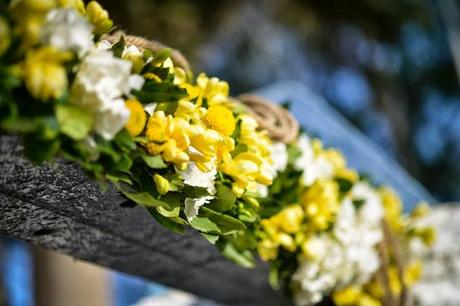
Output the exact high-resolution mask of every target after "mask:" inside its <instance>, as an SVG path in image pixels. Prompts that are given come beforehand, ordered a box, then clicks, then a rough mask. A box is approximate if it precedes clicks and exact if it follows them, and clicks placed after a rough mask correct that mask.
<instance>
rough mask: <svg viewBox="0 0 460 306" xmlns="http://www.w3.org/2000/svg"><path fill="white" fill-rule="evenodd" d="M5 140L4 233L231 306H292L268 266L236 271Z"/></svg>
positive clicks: (80, 177)
mask: <svg viewBox="0 0 460 306" xmlns="http://www.w3.org/2000/svg"><path fill="white" fill-rule="evenodd" d="M22 150H23V149H22V146H21V145H20V143H19V141H18V139H17V138H16V137H14V136H0V173H1V176H0V234H3V235H7V236H10V237H13V238H17V239H22V240H25V241H27V242H30V243H32V244H35V245H40V246H43V247H46V248H48V249H52V250H57V251H59V252H63V253H66V254H69V255H72V256H74V257H77V258H80V259H83V260H87V261H90V262H93V263H97V264H99V265H103V266H107V267H110V268H113V269H115V270H119V271H122V272H126V273H130V274H133V275H137V276H141V277H144V278H146V279H149V280H152V281H156V282H160V283H163V284H165V285H168V286H171V287H175V288H179V289H183V290H186V291H189V292H192V293H194V294H196V295H199V296H202V297H206V298H210V299H214V300H216V301H218V302H220V303H223V304H227V305H268V306H270V305H289V303H288V302H286V301H285V300H284V299H283V298H282V297H281V295H280V294H279V293H277V292H274V291H273V290H272V289H271V288H270V287H269V285H268V282H267V271H266V267H265V266H264V265H259V268H257V269H255V270H247V269H243V268H240V267H238V266H235V265H234V264H233V263H231V262H229V261H228V260H226V259H225V258H223V257H222V256H221V255H220V254H219V253H218V251H217V250H216V249H215V248H214V246H212V245H211V244H209V243H208V242H207V241H206V240H204V239H203V238H202V237H201V236H200V235H198V234H197V233H195V232H193V231H189V232H187V233H186V234H185V235H178V234H174V233H171V232H169V231H167V230H165V229H164V228H162V227H161V226H160V225H158V224H157V223H156V222H155V221H154V220H153V219H152V218H151V217H150V216H149V215H148V214H147V212H146V211H145V210H144V209H143V208H141V207H138V206H134V207H131V206H127V205H124V204H125V203H126V201H125V199H124V198H123V197H121V196H120V195H119V194H117V192H115V191H114V190H113V188H110V187H109V189H108V190H107V191H105V192H104V191H102V190H101V189H100V187H99V186H98V184H97V183H95V182H93V181H92V180H90V179H88V178H87V177H86V176H85V174H84V173H83V171H82V170H81V169H79V168H78V167H77V166H75V165H73V164H71V163H67V162H64V161H57V162H55V163H54V164H52V165H45V166H40V167H37V166H34V165H32V164H31V163H30V162H28V161H27V160H26V159H24V158H23V156H22Z"/></svg>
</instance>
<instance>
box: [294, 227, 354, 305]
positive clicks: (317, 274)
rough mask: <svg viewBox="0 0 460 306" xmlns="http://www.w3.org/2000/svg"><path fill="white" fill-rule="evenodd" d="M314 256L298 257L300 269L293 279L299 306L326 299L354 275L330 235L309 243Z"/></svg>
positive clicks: (342, 252)
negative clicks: (324, 297)
mask: <svg viewBox="0 0 460 306" xmlns="http://www.w3.org/2000/svg"><path fill="white" fill-rule="evenodd" d="M309 249H310V250H311V252H312V254H314V256H312V257H308V258H307V257H305V256H303V255H302V256H300V257H299V259H298V260H299V267H298V268H297V270H296V271H295V273H294V274H293V275H292V280H293V281H294V284H295V288H297V289H296V290H295V291H294V302H295V304H296V305H297V306H307V305H314V304H316V303H318V302H320V301H321V300H322V299H323V296H324V295H325V294H328V293H329V292H330V291H331V290H332V289H334V288H336V287H337V286H338V285H339V284H340V283H341V282H342V280H344V279H347V280H351V278H352V276H353V274H352V271H351V267H350V265H349V264H348V263H347V261H346V257H345V254H344V250H343V248H342V246H341V244H340V243H339V242H337V241H336V240H335V239H333V238H332V237H331V236H329V235H327V234H323V235H320V236H317V237H314V238H312V239H311V241H309Z"/></svg>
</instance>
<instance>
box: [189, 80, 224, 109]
mask: <svg viewBox="0 0 460 306" xmlns="http://www.w3.org/2000/svg"><path fill="white" fill-rule="evenodd" d="M196 83H197V87H198V88H199V89H200V95H199V100H200V102H199V104H201V100H202V99H203V98H204V99H206V101H207V103H208V105H210V106H212V105H215V104H220V103H225V102H227V101H228V93H229V86H228V83H227V82H225V81H221V80H219V79H218V78H208V77H207V76H206V74H204V73H201V74H200V75H199V76H198V78H197V79H196Z"/></svg>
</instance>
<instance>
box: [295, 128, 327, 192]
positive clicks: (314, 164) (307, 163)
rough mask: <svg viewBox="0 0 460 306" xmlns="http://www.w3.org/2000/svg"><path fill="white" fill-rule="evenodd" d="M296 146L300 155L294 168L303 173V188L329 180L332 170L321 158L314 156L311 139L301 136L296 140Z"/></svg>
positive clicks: (321, 156)
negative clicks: (322, 179) (317, 181)
mask: <svg viewBox="0 0 460 306" xmlns="http://www.w3.org/2000/svg"><path fill="white" fill-rule="evenodd" d="M297 146H298V147H299V150H300V151H301V153H302V155H301V156H300V157H299V158H298V159H297V160H296V161H295V163H294V168H295V169H296V170H298V171H303V174H302V181H303V184H304V185H305V186H310V185H311V184H313V183H314V182H315V181H316V180H318V179H321V178H324V179H328V178H331V177H332V175H333V173H334V168H333V166H332V165H331V163H330V162H329V161H328V160H327V159H326V158H325V157H324V156H323V155H320V156H315V152H314V150H313V146H312V141H311V139H310V138H309V137H308V136H307V135H305V134H303V135H301V136H300V137H299V139H298V140H297Z"/></svg>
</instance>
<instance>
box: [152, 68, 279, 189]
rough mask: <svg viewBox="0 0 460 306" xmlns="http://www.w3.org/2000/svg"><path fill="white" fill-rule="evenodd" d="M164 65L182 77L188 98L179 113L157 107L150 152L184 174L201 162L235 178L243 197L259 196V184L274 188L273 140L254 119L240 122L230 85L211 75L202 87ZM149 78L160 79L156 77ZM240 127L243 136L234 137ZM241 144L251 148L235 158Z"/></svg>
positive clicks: (179, 80)
mask: <svg viewBox="0 0 460 306" xmlns="http://www.w3.org/2000/svg"><path fill="white" fill-rule="evenodd" d="M162 65H163V67H168V68H170V71H171V72H173V73H174V74H175V75H176V78H175V83H176V84H178V85H179V86H180V87H182V88H184V89H185V90H186V91H187V94H188V95H187V97H185V98H183V99H181V100H180V101H178V104H177V108H176V110H175V112H174V114H166V113H165V111H164V110H161V109H158V107H157V110H156V111H155V112H154V113H153V114H152V116H151V117H150V118H149V119H148V121H147V126H146V129H145V135H146V137H147V141H148V142H147V144H146V145H145V147H146V149H147V151H148V152H149V153H150V154H153V155H157V154H161V155H162V157H163V159H164V160H165V161H167V162H172V163H174V165H175V166H176V167H177V168H178V169H179V170H184V169H185V168H186V167H187V163H188V162H189V161H193V162H195V163H196V165H197V166H198V168H199V169H200V170H201V171H203V172H208V171H210V170H212V169H216V168H217V169H218V170H220V171H221V172H222V173H224V174H226V175H228V176H229V177H231V178H232V179H233V181H234V182H233V185H232V189H233V191H234V193H235V194H236V195H237V196H242V195H243V193H244V192H245V191H246V190H249V191H252V192H255V191H257V184H264V185H269V184H271V182H272V175H271V172H270V170H269V167H270V165H271V160H270V149H269V146H270V144H271V142H270V139H269V138H268V135H267V134H266V133H264V132H261V131H259V130H258V124H257V122H256V121H255V120H254V119H253V118H252V117H250V116H248V115H246V114H241V115H239V116H238V117H237V118H235V117H234V115H233V112H232V109H233V107H234V104H233V101H232V100H230V98H229V97H228V84H227V83H226V82H223V81H220V80H219V79H217V78H208V77H207V76H206V75H205V74H200V75H199V76H198V78H197V80H196V84H191V83H190V82H187V80H186V77H185V73H184V71H183V70H182V69H180V68H177V67H173V66H172V62H171V61H170V60H167V61H165V62H164V63H163V64H162ZM146 77H147V78H148V79H150V80H157V76H156V75H154V74H153V73H149V74H148V75H147V76H146ZM205 105H207V107H205ZM237 126H238V133H237V134H238V135H237V137H236V138H234V135H233V133H234V132H235V130H236V127H237ZM236 143H238V144H241V145H244V146H246V149H245V150H242V151H241V152H240V153H239V154H236V155H235V156H234V155H232V153H233V151H234V150H235V145H236Z"/></svg>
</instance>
